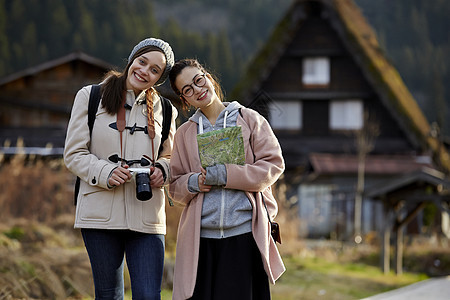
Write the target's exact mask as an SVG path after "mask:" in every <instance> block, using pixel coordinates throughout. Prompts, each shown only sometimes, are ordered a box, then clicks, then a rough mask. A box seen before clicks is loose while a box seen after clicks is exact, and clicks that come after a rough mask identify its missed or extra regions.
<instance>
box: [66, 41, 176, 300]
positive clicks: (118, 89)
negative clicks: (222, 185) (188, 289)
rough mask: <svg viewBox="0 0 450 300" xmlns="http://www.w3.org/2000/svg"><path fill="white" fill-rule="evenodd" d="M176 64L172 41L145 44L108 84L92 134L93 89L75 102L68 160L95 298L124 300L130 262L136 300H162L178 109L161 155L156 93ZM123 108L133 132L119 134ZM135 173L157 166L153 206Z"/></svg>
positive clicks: (108, 77)
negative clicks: (167, 193)
mask: <svg viewBox="0 0 450 300" xmlns="http://www.w3.org/2000/svg"><path fill="white" fill-rule="evenodd" d="M173 63H174V55H173V52H172V49H171V47H170V45H169V44H168V43H166V42H164V41H162V40H160V39H155V38H148V39H145V40H143V41H141V42H140V43H138V44H137V45H136V46H135V47H134V48H133V50H132V51H131V53H130V55H129V58H128V64H127V66H126V68H125V69H124V70H123V72H121V73H119V72H115V71H111V72H110V73H108V74H107V75H106V77H105V79H104V81H103V82H102V83H101V94H102V98H101V101H100V105H99V107H98V111H97V113H96V117H95V122H94V127H93V130H92V136H90V133H89V127H88V103H89V95H90V92H91V86H86V87H83V88H82V89H81V90H80V91H79V92H78V93H77V95H76V97H75V101H74V104H73V108H72V114H71V118H70V121H69V125H68V129H67V137H66V144H65V151H64V161H65V164H66V166H67V167H68V169H69V170H70V171H71V172H73V173H74V174H75V175H77V176H79V177H80V178H81V185H80V191H79V195H78V199H77V206H76V217H75V228H81V233H82V235H83V239H84V242H85V246H86V249H87V252H88V254H89V259H90V261H91V267H92V272H93V277H94V285H95V297H96V299H123V294H124V283H123V268H124V257H126V259H127V266H128V270H129V273H130V277H131V288H132V294H133V299H160V293H161V282H162V273H163V264H164V235H165V233H166V219H165V207H164V205H165V197H164V190H163V185H165V184H167V183H168V180H169V177H170V170H169V161H170V160H169V159H170V154H171V152H172V144H173V137H174V133H175V130H176V128H175V119H176V117H177V111H176V109H175V108H172V116H171V128H170V133H169V137H168V138H167V140H166V141H165V142H164V144H163V145H161V146H162V152H161V153H160V154H159V155H158V149H159V148H160V141H161V130H162V127H161V126H162V118H163V114H162V104H161V101H162V100H161V99H160V96H159V94H158V93H157V92H156V90H155V89H154V88H153V87H154V86H155V85H159V84H161V83H163V82H164V80H165V79H166V78H167V76H168V73H169V71H170V69H171V67H172V65H173ZM121 107H124V108H125V112H124V118H125V125H126V126H125V129H124V130H123V132H122V133H121V134H120V132H119V129H120V127H121V126H120V123H121V121H120V120H122V119H121V118H120V117H118V115H119V114H120V112H121ZM149 110H150V112H151V111H152V110H153V114H148V111H149ZM122 112H123V110H122ZM153 118H154V120H152V119H153ZM149 120H151V121H150V122H149ZM153 126H154V137H153V138H151V135H150V131H151V127H153ZM130 167H132V168H147V169H148V168H150V172H151V175H150V185H151V191H152V194H153V196H152V197H151V198H150V199H149V200H147V201H140V200H138V199H137V198H136V182H135V179H134V177H133V176H132V174H131V172H130V171H129V170H128V168H130Z"/></svg>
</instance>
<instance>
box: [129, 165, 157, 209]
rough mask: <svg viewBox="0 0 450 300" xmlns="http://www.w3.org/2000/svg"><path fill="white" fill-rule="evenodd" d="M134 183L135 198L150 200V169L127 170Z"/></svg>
mask: <svg viewBox="0 0 450 300" xmlns="http://www.w3.org/2000/svg"><path fill="white" fill-rule="evenodd" d="M128 170H130V172H131V174H132V175H133V176H134V178H135V181H136V198H137V199H138V200H141V201H147V200H149V199H151V198H152V196H153V194H152V187H151V186H150V169H147V168H129V169H128Z"/></svg>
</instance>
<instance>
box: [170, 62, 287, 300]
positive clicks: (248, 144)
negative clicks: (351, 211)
mask: <svg viewBox="0 0 450 300" xmlns="http://www.w3.org/2000/svg"><path fill="white" fill-rule="evenodd" d="M169 79H170V84H171V86H172V88H173V90H174V91H175V92H176V93H177V94H178V95H179V96H180V98H181V101H182V102H183V105H184V106H185V107H190V106H193V107H195V108H196V109H197V110H196V112H195V113H194V115H193V116H192V117H191V118H190V119H189V120H188V121H187V122H186V123H184V124H183V125H181V126H180V127H179V128H178V130H177V132H176V134H175V138H174V148H173V152H172V158H171V161H170V170H171V179H170V189H169V190H170V195H171V196H172V198H173V199H174V200H175V201H177V202H179V203H181V204H183V205H184V206H185V207H184V210H183V213H182V215H181V219H180V223H179V227H178V238H177V252H176V261H175V276H174V287H173V299H175V300H178V299H205V300H206V299H208V300H211V299H214V300H218V299H219V300H220V299H227V300H229V299H258V300H264V299H270V289H269V282H270V283H275V280H277V279H278V278H279V277H280V276H281V274H282V273H283V272H284V271H285V267H284V265H283V262H282V260H281V257H280V254H279V252H278V249H277V247H276V245H275V242H274V241H273V239H272V238H271V236H270V224H269V220H268V216H267V215H268V213H269V215H270V216H271V218H274V217H275V215H276V213H277V203H276V201H275V199H274V198H273V196H272V193H271V189H270V187H271V185H272V184H274V183H275V182H276V181H277V179H278V178H279V176H280V175H281V174H282V173H283V171H284V160H283V157H282V153H281V148H280V145H279V143H278V140H277V138H276V137H275V135H274V134H273V132H272V129H271V128H270V125H269V124H268V122H267V121H266V120H265V119H264V118H263V117H262V116H261V115H259V114H258V113H257V112H255V111H253V110H251V109H248V108H245V107H243V106H241V105H240V104H239V103H238V102H231V103H226V102H222V98H223V95H222V92H221V88H220V86H219V84H218V83H217V81H216V80H215V79H214V78H213V76H212V75H211V74H210V73H208V72H207V71H206V70H205V69H204V67H203V66H201V65H200V64H199V63H198V61H196V60H194V59H185V60H180V61H178V62H176V63H175V65H174V66H173V68H172V70H171V72H170V74H169ZM233 126H240V127H241V128H242V136H243V140H244V152H245V163H244V164H242V165H241V164H231V163H224V164H216V165H213V166H209V167H206V168H202V167H201V162H200V156H199V149H198V144H197V134H199V133H206V132H209V131H214V130H218V129H222V128H226V127H233ZM262 194H263V195H264V200H265V203H266V206H267V210H266V208H265V206H264V203H263V200H262V197H261V196H262Z"/></svg>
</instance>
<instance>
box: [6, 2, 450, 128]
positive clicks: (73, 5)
mask: <svg viewBox="0 0 450 300" xmlns="http://www.w3.org/2000/svg"><path fill="white" fill-rule="evenodd" d="M292 1H294V0H218V1H210V0H165V1H150V0H71V1H62V0H14V1H9V0H0V77H2V76H5V75H7V74H10V73H13V72H16V71H19V70H22V69H24V68H27V67H31V66H34V65H36V64H39V63H42V62H45V61H48V60H50V59H54V58H57V57H60V56H63V55H66V54H68V53H70V52H72V51H75V50H82V51H84V52H86V53H88V54H90V55H93V56H95V57H98V58H101V59H103V60H105V61H107V62H110V63H113V64H115V65H117V66H119V67H121V66H123V65H124V64H125V59H126V57H128V54H129V51H130V49H131V47H132V46H134V45H135V44H136V43H137V42H138V41H139V40H141V39H143V38H145V37H148V36H157V37H161V38H163V39H165V40H167V41H169V42H170V44H171V45H172V47H173V48H174V50H175V55H176V58H183V57H192V56H193V57H197V58H198V59H199V60H201V61H202V62H205V63H206V64H207V65H208V67H209V68H210V69H212V70H214V71H215V72H217V73H218V75H219V76H220V78H221V79H222V83H223V84H224V86H225V90H226V91H227V92H229V91H230V90H231V89H232V87H233V86H234V84H235V83H236V82H237V80H239V77H240V76H241V74H242V71H243V69H244V67H245V63H246V62H247V61H248V60H249V59H250V58H251V56H252V55H253V54H255V51H257V49H258V48H259V46H261V45H262V44H263V43H265V41H266V39H267V37H268V35H269V34H270V32H271V30H272V29H273V28H274V26H275V25H276V23H277V22H278V21H279V19H280V18H281V17H282V16H283V14H284V13H285V11H286V9H288V7H289V5H290V4H291V3H292ZM354 1H355V2H356V3H357V4H358V5H359V6H360V7H361V9H362V11H363V13H364V15H365V16H366V17H367V19H368V21H369V23H370V24H371V25H372V26H373V28H374V29H375V31H376V32H377V36H378V38H379V40H380V43H381V45H382V47H383V48H384V49H385V50H386V54H387V56H388V57H389V58H390V59H391V61H392V62H393V64H394V65H395V67H396V68H397V69H398V70H399V73H400V75H401V76H402V77H403V79H404V80H405V82H406V84H407V86H408V88H409V89H410V90H411V92H412V93H413V95H414V97H415V98H416V99H417V101H418V103H419V105H420V106H421V107H422V109H423V110H424V112H425V114H426V116H427V117H428V119H429V121H430V122H433V121H437V122H438V124H439V125H440V126H441V127H442V128H443V129H444V132H445V133H446V135H450V122H449V121H447V119H448V118H449V116H450V113H449V107H450V106H449V105H450V104H449V103H450V90H449V83H450V58H449V53H450V18H449V17H448V16H449V15H450V1H448V0H395V1H394V0H376V1H375V0H354Z"/></svg>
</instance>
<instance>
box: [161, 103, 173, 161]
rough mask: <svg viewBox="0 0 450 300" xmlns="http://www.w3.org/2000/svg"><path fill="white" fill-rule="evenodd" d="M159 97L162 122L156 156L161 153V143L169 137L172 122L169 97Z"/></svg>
mask: <svg viewBox="0 0 450 300" xmlns="http://www.w3.org/2000/svg"><path fill="white" fill-rule="evenodd" d="M160 98H161V104H162V114H163V122H162V132H161V144H160V145H159V150H158V156H159V155H160V154H161V152H162V150H163V148H164V147H163V144H164V142H165V141H166V140H167V138H168V137H169V132H170V124H171V122H172V105H171V104H170V101H169V99H166V98H164V97H162V96H161V97H160Z"/></svg>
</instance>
